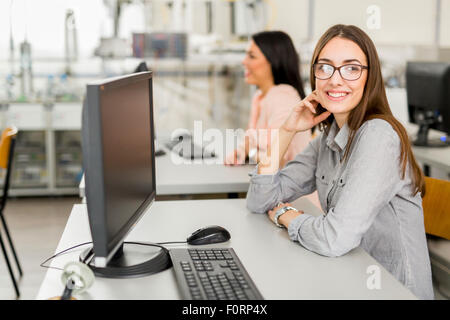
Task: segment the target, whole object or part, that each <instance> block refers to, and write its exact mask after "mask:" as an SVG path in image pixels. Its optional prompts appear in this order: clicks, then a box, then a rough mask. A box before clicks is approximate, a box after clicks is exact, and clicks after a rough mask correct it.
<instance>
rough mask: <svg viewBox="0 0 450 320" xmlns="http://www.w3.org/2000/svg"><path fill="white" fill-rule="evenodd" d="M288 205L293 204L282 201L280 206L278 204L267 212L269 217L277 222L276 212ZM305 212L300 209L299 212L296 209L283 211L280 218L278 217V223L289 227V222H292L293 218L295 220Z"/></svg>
mask: <svg viewBox="0 0 450 320" xmlns="http://www.w3.org/2000/svg"><path fill="white" fill-rule="evenodd" d="M287 206H292V205H291V204H290V203H281V204H279V205H278V206H276V207H275V208H273V209H272V210H269V212H267V214H268V215H269V219H270V220H271V221H272V222H273V223H275V220H274V219H275V214H276V212H277V211H278V209H280V208H283V207H287ZM303 213H304V212H303V211H301V210H299V211H298V212H297V211H295V210H289V211H286V212H285V213H283V214H282V215H281V216H280V218H278V223H279V224H282V225H283V226H285V227H286V229H287V228H288V227H289V223H291V221H292V220H294V219H295V218H297V217H298V216H299V215H301V214H303Z"/></svg>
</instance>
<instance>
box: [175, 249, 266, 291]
mask: <svg viewBox="0 0 450 320" xmlns="http://www.w3.org/2000/svg"><path fill="white" fill-rule="evenodd" d="M170 256H171V258H172V263H173V268H174V270H175V276H176V278H177V284H178V288H179V289H180V291H181V295H182V297H183V299H187V300H262V299H263V297H262V295H261V293H260V292H259V291H258V288H257V287H256V286H255V284H254V282H253V281H252V279H251V278H250V276H249V275H248V273H247V271H246V270H245V268H244V266H243V265H242V263H241V261H240V260H239V258H238V257H237V255H236V253H235V252H234V250H233V249H232V248H209V247H205V248H200V249H197V248H196V249H186V248H182V249H172V250H170Z"/></svg>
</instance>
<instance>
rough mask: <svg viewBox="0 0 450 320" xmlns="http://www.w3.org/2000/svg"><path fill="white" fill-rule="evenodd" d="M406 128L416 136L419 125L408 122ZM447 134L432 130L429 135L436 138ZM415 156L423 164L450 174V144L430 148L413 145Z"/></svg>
mask: <svg viewBox="0 0 450 320" xmlns="http://www.w3.org/2000/svg"><path fill="white" fill-rule="evenodd" d="M405 127H406V130H407V131H408V133H409V134H410V135H411V136H415V135H416V133H417V131H418V128H419V126H418V125H416V124H412V123H408V124H406V125H405ZM444 135H445V134H444V133H443V132H440V131H436V130H430V131H429V137H430V138H433V139H436V138H439V137H441V136H444ZM412 150H413V153H414V156H415V157H416V160H417V161H420V162H422V163H423V164H426V165H429V166H430V167H434V168H437V169H440V170H443V171H444V172H447V173H449V174H450V146H448V147H442V148H429V147H416V146H413V147H412Z"/></svg>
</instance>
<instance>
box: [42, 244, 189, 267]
mask: <svg viewBox="0 0 450 320" xmlns="http://www.w3.org/2000/svg"><path fill="white" fill-rule="evenodd" d="M179 243H187V241H169V242H158V243H148V242H132V241H130V242H128V241H125V242H124V244H137V245H144V246H157V247H160V248H162V249H166V248H165V247H164V246H163V245H164V244H179ZM88 244H92V241H91V242H83V243H80V244H77V245H75V246H73V247H70V248H67V249H64V250H62V251H60V252H58V253H55V254H54V255H53V256H51V257H50V258H48V259H47V260H45V261H44V262H42V263H41V264H40V265H39V266H40V267H42V268H47V269H56V270H61V271H64V269H63V268H59V267H51V266H45V265H44V264H45V263H46V262H48V261H50V260H52V259H54V258H56V257H58V256H60V255H62V254H64V253H66V252H68V251H70V250H73V249H76V248H78V247H81V246H85V245H88Z"/></svg>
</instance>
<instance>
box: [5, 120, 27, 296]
mask: <svg viewBox="0 0 450 320" xmlns="http://www.w3.org/2000/svg"><path fill="white" fill-rule="evenodd" d="M16 137H17V128H15V127H9V128H6V129H5V130H4V131H3V133H2V136H1V140H0V168H3V169H6V172H5V173H6V174H5V180H4V183H3V196H2V199H1V202H0V220H1V224H2V228H3V230H4V231H5V235H6V238H7V240H8V243H9V246H10V250H11V252H12V254H13V256H14V260H15V261H16V265H17V270H18V271H19V275H20V277H22V276H23V272H22V268H21V266H20V263H19V259H18V257H17V253H16V249H15V248H14V245H13V242H12V239H11V235H10V233H9V229H8V226H7V224H6V219H5V217H4V215H3V210H4V209H5V205H6V200H7V199H8V189H9V180H10V177H11V167H12V160H13V156H14V147H15V143H16ZM0 244H1V247H2V251H3V255H4V257H5V260H6V264H7V266H8V270H9V274H10V276H11V280H12V282H13V285H14V289H15V291H16V296H17V298H19V297H20V292H19V288H18V286H17V281H16V278H15V276H14V272H13V269H12V267H11V263H10V261H9V257H8V253H7V250H6V246H5V242H4V241H3V235H2V234H1V233H0Z"/></svg>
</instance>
